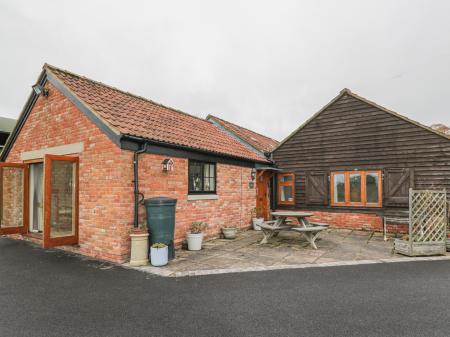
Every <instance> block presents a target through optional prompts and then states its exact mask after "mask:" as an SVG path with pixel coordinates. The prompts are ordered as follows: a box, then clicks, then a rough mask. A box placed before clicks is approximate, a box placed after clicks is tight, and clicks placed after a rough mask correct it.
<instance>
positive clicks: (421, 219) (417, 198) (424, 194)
mask: <svg viewBox="0 0 450 337" xmlns="http://www.w3.org/2000/svg"><path fill="white" fill-rule="evenodd" d="M447 225H448V210H447V195H446V191H445V190H441V191H435V190H413V189H410V190H409V235H408V241H406V240H396V241H395V243H394V247H395V250H396V251H397V252H399V253H401V254H405V255H410V256H420V255H438V254H445V247H446V240H447Z"/></svg>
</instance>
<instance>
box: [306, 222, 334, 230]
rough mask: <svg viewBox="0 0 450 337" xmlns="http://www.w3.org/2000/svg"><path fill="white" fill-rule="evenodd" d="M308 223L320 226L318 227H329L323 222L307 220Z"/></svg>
mask: <svg viewBox="0 0 450 337" xmlns="http://www.w3.org/2000/svg"><path fill="white" fill-rule="evenodd" d="M309 224H310V225H311V226H320V227H326V228H328V227H330V225H329V224H327V223H323V222H315V221H309Z"/></svg>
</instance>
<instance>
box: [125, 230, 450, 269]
mask: <svg viewBox="0 0 450 337" xmlns="http://www.w3.org/2000/svg"><path fill="white" fill-rule="evenodd" d="M262 237H263V234H262V233H261V232H260V231H253V230H248V231H243V232H240V233H239V234H238V236H237V238H236V239H234V240H225V239H220V238H218V239H212V240H209V241H206V242H204V244H203V249H202V250H201V251H195V252H194V251H186V250H177V251H176V258H175V259H174V260H172V261H170V262H169V264H168V265H167V266H164V267H152V266H144V267H137V268H134V269H137V270H140V271H143V272H147V273H152V274H156V275H159V276H169V277H184V276H196V275H208V274H223V273H236V272H246V271H260V270H278V269H292V268H307V267H320V266H339V265H349V264H368V263H386V262H402V261H408V258H406V257H404V256H402V255H398V254H394V252H393V239H392V238H391V237H390V238H389V239H388V240H387V241H385V240H384V239H383V235H382V233H373V232H368V231H355V230H348V229H335V228H331V229H328V230H327V231H325V232H322V233H321V234H320V237H319V239H318V240H317V241H316V244H317V246H318V249H313V248H312V247H311V246H310V245H309V243H308V242H307V241H306V240H305V238H304V237H303V236H301V235H299V233H295V232H281V233H280V234H279V235H278V236H277V237H274V238H272V239H271V240H270V241H269V242H268V243H267V244H263V245H260V244H259V242H260V241H261V239H262ZM443 258H450V256H444V257H443ZM423 259H426V258H423ZM126 267H127V268H133V267H130V266H128V265H127V266H126Z"/></svg>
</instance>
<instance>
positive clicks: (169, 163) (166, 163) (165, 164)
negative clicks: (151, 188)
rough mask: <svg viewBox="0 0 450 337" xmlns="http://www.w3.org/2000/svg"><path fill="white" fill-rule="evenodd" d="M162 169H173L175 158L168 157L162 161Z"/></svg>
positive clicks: (166, 170)
mask: <svg viewBox="0 0 450 337" xmlns="http://www.w3.org/2000/svg"><path fill="white" fill-rule="evenodd" d="M161 166H162V170H163V171H165V172H168V171H173V160H172V159H170V158H166V159H164V160H163V161H162V163H161Z"/></svg>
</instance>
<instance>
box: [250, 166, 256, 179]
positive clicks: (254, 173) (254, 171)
mask: <svg viewBox="0 0 450 337" xmlns="http://www.w3.org/2000/svg"><path fill="white" fill-rule="evenodd" d="M250 177H251V179H252V181H255V179H256V169H255V168H252V173H251V174H250Z"/></svg>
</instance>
